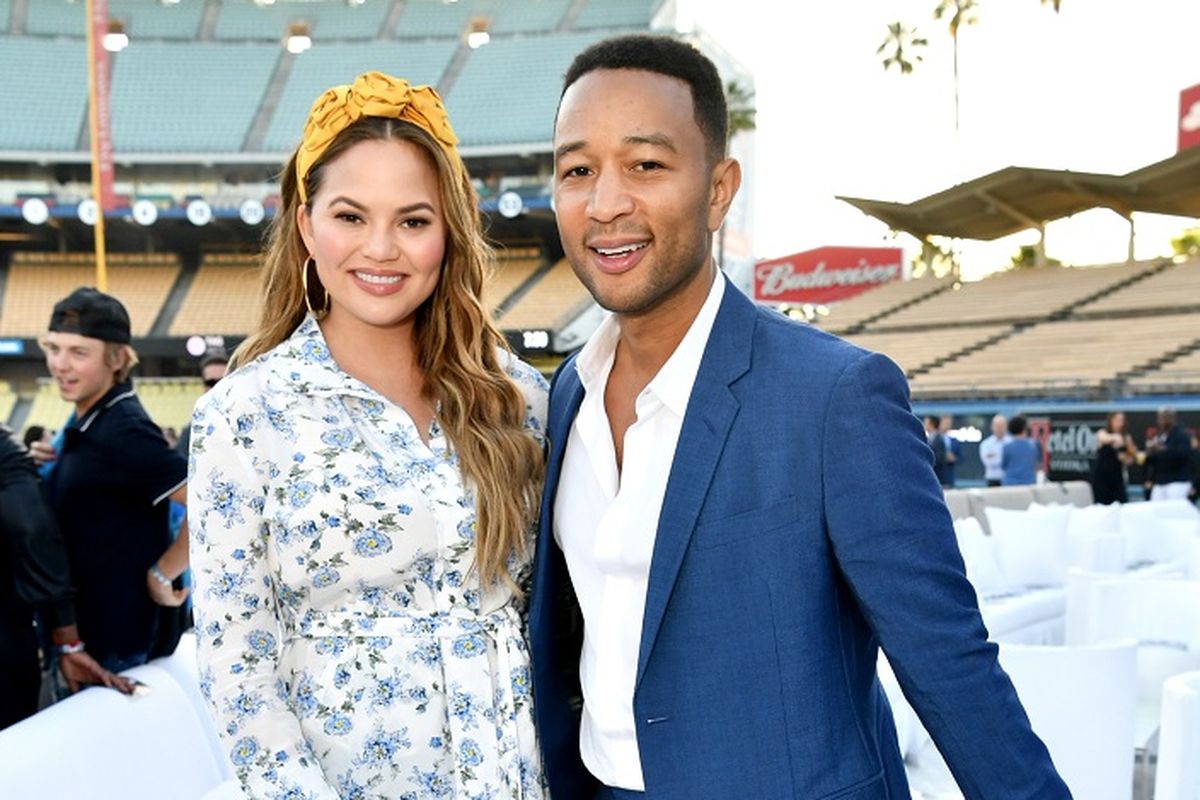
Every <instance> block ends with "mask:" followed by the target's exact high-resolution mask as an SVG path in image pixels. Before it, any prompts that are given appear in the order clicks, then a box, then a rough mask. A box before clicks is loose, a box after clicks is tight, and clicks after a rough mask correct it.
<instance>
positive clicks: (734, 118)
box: [725, 81, 757, 139]
mask: <svg viewBox="0 0 1200 800" xmlns="http://www.w3.org/2000/svg"><path fill="white" fill-rule="evenodd" d="M725 100H726V103H727V104H728V106H729V138H730V139H732V138H733V137H734V136H737V135H738V134H739V133H742V132H743V131H752V130H754V129H755V127H757V126H756V124H755V121H754V115H755V114H756V113H757V112H756V110H755V108H754V90H753V89H747V88H746V87H744V86H742V85H741V84H740V83H738V82H737V81H730V82H729V83H727V84H725Z"/></svg>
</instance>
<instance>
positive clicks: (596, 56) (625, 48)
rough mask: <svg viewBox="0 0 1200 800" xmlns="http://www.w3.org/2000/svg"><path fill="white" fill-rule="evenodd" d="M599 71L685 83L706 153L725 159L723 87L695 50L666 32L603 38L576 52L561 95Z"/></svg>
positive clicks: (710, 64) (713, 67) (726, 134)
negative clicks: (641, 72)
mask: <svg viewBox="0 0 1200 800" xmlns="http://www.w3.org/2000/svg"><path fill="white" fill-rule="evenodd" d="M598 69H637V70H644V71H645V72H656V73H658V74H659V75H666V76H667V77H670V78H677V79H679V80H681V81H683V82H684V83H686V84H687V85H688V88H689V89H691V91H692V108H693V109H694V111H695V118H696V125H697V126H699V128H700V132H701V133H702V134H704V140H705V142H706V143H707V144H708V154H709V156H710V157H711V158H712V160H713V161H714V162H715V161H719V160H720V159H722V158H724V157H725V145H726V141H727V140H728V138H729V110H728V108H727V107H726V104H725V89H724V88H723V87H722V86H721V75H720V73H719V72H717V67H716V65H715V64H713V62H712V61H710V60H709V58H708V57H707V56H705V55H704V54H703V53H701V52H700V51H699V50H697V49H696V48H694V47H692V46H691V45H690V44H688V43H687V42H681V41H679V40H678V39H672V38H671V37H669V36H651V35H648V34H633V35H629V36H617V37H614V38H612V39H604V40H603V41H600V42H596V43H595V44H594V45H592V46H591V47H589V48H587V49H586V50H584V51H583V52H582V53H580V54H579V55H577V56H575V60H574V61H572V62H571V66H570V68H568V69H567V74H566V77H565V78H564V79H563V90H562V93H563V94H566V93H567V89H569V88H571V84H573V83H575V81H577V80H579V79H580V78H582V77H583V76H584V75H586V74H588V73H589V72H592V71H594V70H598ZM561 99H562V95H560V96H559V100H560V101H561Z"/></svg>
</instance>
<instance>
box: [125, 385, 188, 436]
mask: <svg viewBox="0 0 1200 800" xmlns="http://www.w3.org/2000/svg"><path fill="white" fill-rule="evenodd" d="M133 388H134V389H135V390H136V391H137V395H138V400H140V401H141V402H142V406H143V407H144V408H145V409H146V413H147V414H149V415H150V419H152V420H154V421H155V422H157V423H158V425H159V427H161V428H174V429H175V432H176V433H178V432H179V431H180V430H182V429H183V426H185V425H188V424H190V422H191V419H192V408H193V407H194V406H195V405H196V400H198V399H199V398H200V395H202V394H203V393H204V384H203V383H201V382H200V380H199V379H198V378H149V379H146V378H137V379H135V380H134V384H133Z"/></svg>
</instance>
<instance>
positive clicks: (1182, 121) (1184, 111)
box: [1179, 84, 1200, 150]
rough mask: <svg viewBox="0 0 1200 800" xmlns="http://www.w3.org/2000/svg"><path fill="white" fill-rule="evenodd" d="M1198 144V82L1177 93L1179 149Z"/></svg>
mask: <svg viewBox="0 0 1200 800" xmlns="http://www.w3.org/2000/svg"><path fill="white" fill-rule="evenodd" d="M1197 146H1200V84H1196V85H1195V86H1193V87H1192V88H1190V89H1184V90H1183V91H1182V92H1180V93H1179V149H1180V150H1186V149H1188V148H1189V147H1197Z"/></svg>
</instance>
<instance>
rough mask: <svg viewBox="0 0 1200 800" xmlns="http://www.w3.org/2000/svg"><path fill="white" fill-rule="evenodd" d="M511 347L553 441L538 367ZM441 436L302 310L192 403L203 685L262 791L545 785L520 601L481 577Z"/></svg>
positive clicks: (500, 795)
mask: <svg viewBox="0 0 1200 800" xmlns="http://www.w3.org/2000/svg"><path fill="white" fill-rule="evenodd" d="M502 358H503V361H502V363H505V364H506V369H507V371H508V374H509V375H510V376H511V377H512V378H513V379H514V381H515V382H516V383H517V385H518V386H519V387H520V388H521V390H522V392H523V393H524V395H525V397H526V401H527V415H526V422H525V424H526V428H527V429H528V432H529V434H530V435H531V436H533V437H534V438H535V439H536V440H537V441H539V442H543V441H544V438H543V432H544V426H545V414H546V383H545V380H544V379H543V378H542V377H541V375H539V374H538V373H537V372H536V371H535V370H534V369H533V368H532V367H529V366H528V365H526V364H524V363H522V362H520V361H517V360H516V359H511V358H508V357H507V356H503V357H502ZM429 434H430V435H429V445H428V446H426V445H425V444H424V443H423V442H422V441H421V437H420V436H419V435H418V432H417V429H416V426H415V425H414V423H413V421H412V420H411V418H410V417H409V416H408V415H407V414H406V413H405V412H404V411H403V409H401V408H400V407H398V406H397V405H395V404H393V403H391V402H389V401H388V400H386V399H385V398H383V397H382V396H381V395H379V394H378V393H377V392H375V391H374V390H372V389H371V388H369V387H368V386H366V385H365V384H363V383H361V382H360V381H358V380H356V379H354V378H352V377H350V376H349V375H347V374H346V373H344V372H342V371H341V370H340V369H339V368H338V366H337V364H336V363H335V362H334V361H333V359H332V357H331V356H330V353H329V349H328V347H327V346H326V344H325V341H324V339H323V337H322V335H321V331H320V328H319V326H318V325H317V324H316V322H315V321H314V320H313V319H312V318H311V317H310V318H307V319H306V320H305V321H304V322H303V323H302V324H301V325H300V327H299V328H297V329H296V331H295V332H294V333H293V334H292V336H291V337H290V338H289V339H288V340H287V341H285V342H283V343H282V344H280V345H279V346H278V347H276V348H274V349H273V350H271V351H270V352H269V353H266V354H264V355H263V356H262V357H260V358H259V359H256V360H255V361H254V362H252V363H250V364H248V365H246V366H245V367H242V368H241V369H238V370H237V371H235V372H234V373H232V374H231V375H230V376H229V377H228V378H226V379H225V380H223V381H222V382H221V383H220V384H219V385H218V386H217V387H216V388H215V389H213V390H212V391H211V392H209V393H208V394H207V395H205V396H204V397H203V398H202V399H201V401H200V402H199V403H198V404H197V407H196V412H195V416H194V419H193V429H192V451H191V452H192V463H191V480H190V483H189V490H188V491H189V504H188V505H189V524H190V528H191V536H192V542H191V546H192V550H191V559H192V570H193V573H194V581H195V611H196V630H197V635H198V643H199V649H198V654H199V662H200V677H201V690H202V692H203V693H204V695H205V697H206V698H207V700H208V702H209V706H210V709H211V711H212V713H213V714H214V716H215V719H216V722H217V727H218V729H219V732H220V735H221V737H222V739H223V741H224V743H225V745H226V746H227V747H228V748H229V753H230V757H231V759H232V761H233V764H234V766H235V768H236V770H237V772H238V777H239V778H240V780H241V781H242V783H243V785H244V787H245V789H246V791H247V794H248V795H249V796H251V797H254V798H287V800H300V799H301V798H334V797H340V798H362V799H363V800H366V798H387V799H388V800H423V799H424V798H463V799H464V800H465V799H467V798H470V799H471V800H474V799H475V798H480V800H483V799H484V798H486V799H487V800H501V799H504V800H507V799H509V798H512V799H514V800H515V799H520V800H538V798H542V797H544V796H545V790H544V781H543V776H542V768H541V761H540V756H539V754H538V747H537V740H536V738H535V734H534V728H533V716H532V709H531V703H532V693H531V685H530V675H529V652H528V647H527V644H526V638H525V628H524V624H523V611H524V608H523V604H522V603H521V602H520V601H519V600H518V598H517V597H516V596H514V594H513V592H512V591H510V590H509V589H508V588H507V587H506V586H504V585H502V584H500V583H497V584H496V585H494V586H492V587H490V588H489V589H488V590H487V591H481V588H480V583H479V578H478V574H477V572H476V571H474V569H473V566H474V536H475V511H474V500H473V496H472V493H471V492H469V491H466V490H465V489H464V486H463V483H462V480H461V476H460V473H459V471H458V468H457V463H456V457H455V456H454V454H453V453H452V452H450V449H449V445H448V442H447V440H446V437H445V435H444V434H443V433H442V431H441V430H440V429H439V427H438V425H437V422H436V420H435V422H434V424H433V425H432V426H431V429H430V432H429ZM527 544H528V546H527V549H526V552H525V554H524V555H523V556H521V557H520V558H514V559H513V560H511V561H510V564H509V567H510V573H511V574H513V575H514V576H515V577H516V579H517V581H518V582H521V581H522V580H523V578H524V576H525V575H527V573H528V568H529V562H530V559H531V556H532V552H533V542H532V531H531V538H530V540H529V541H528V543H527Z"/></svg>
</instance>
